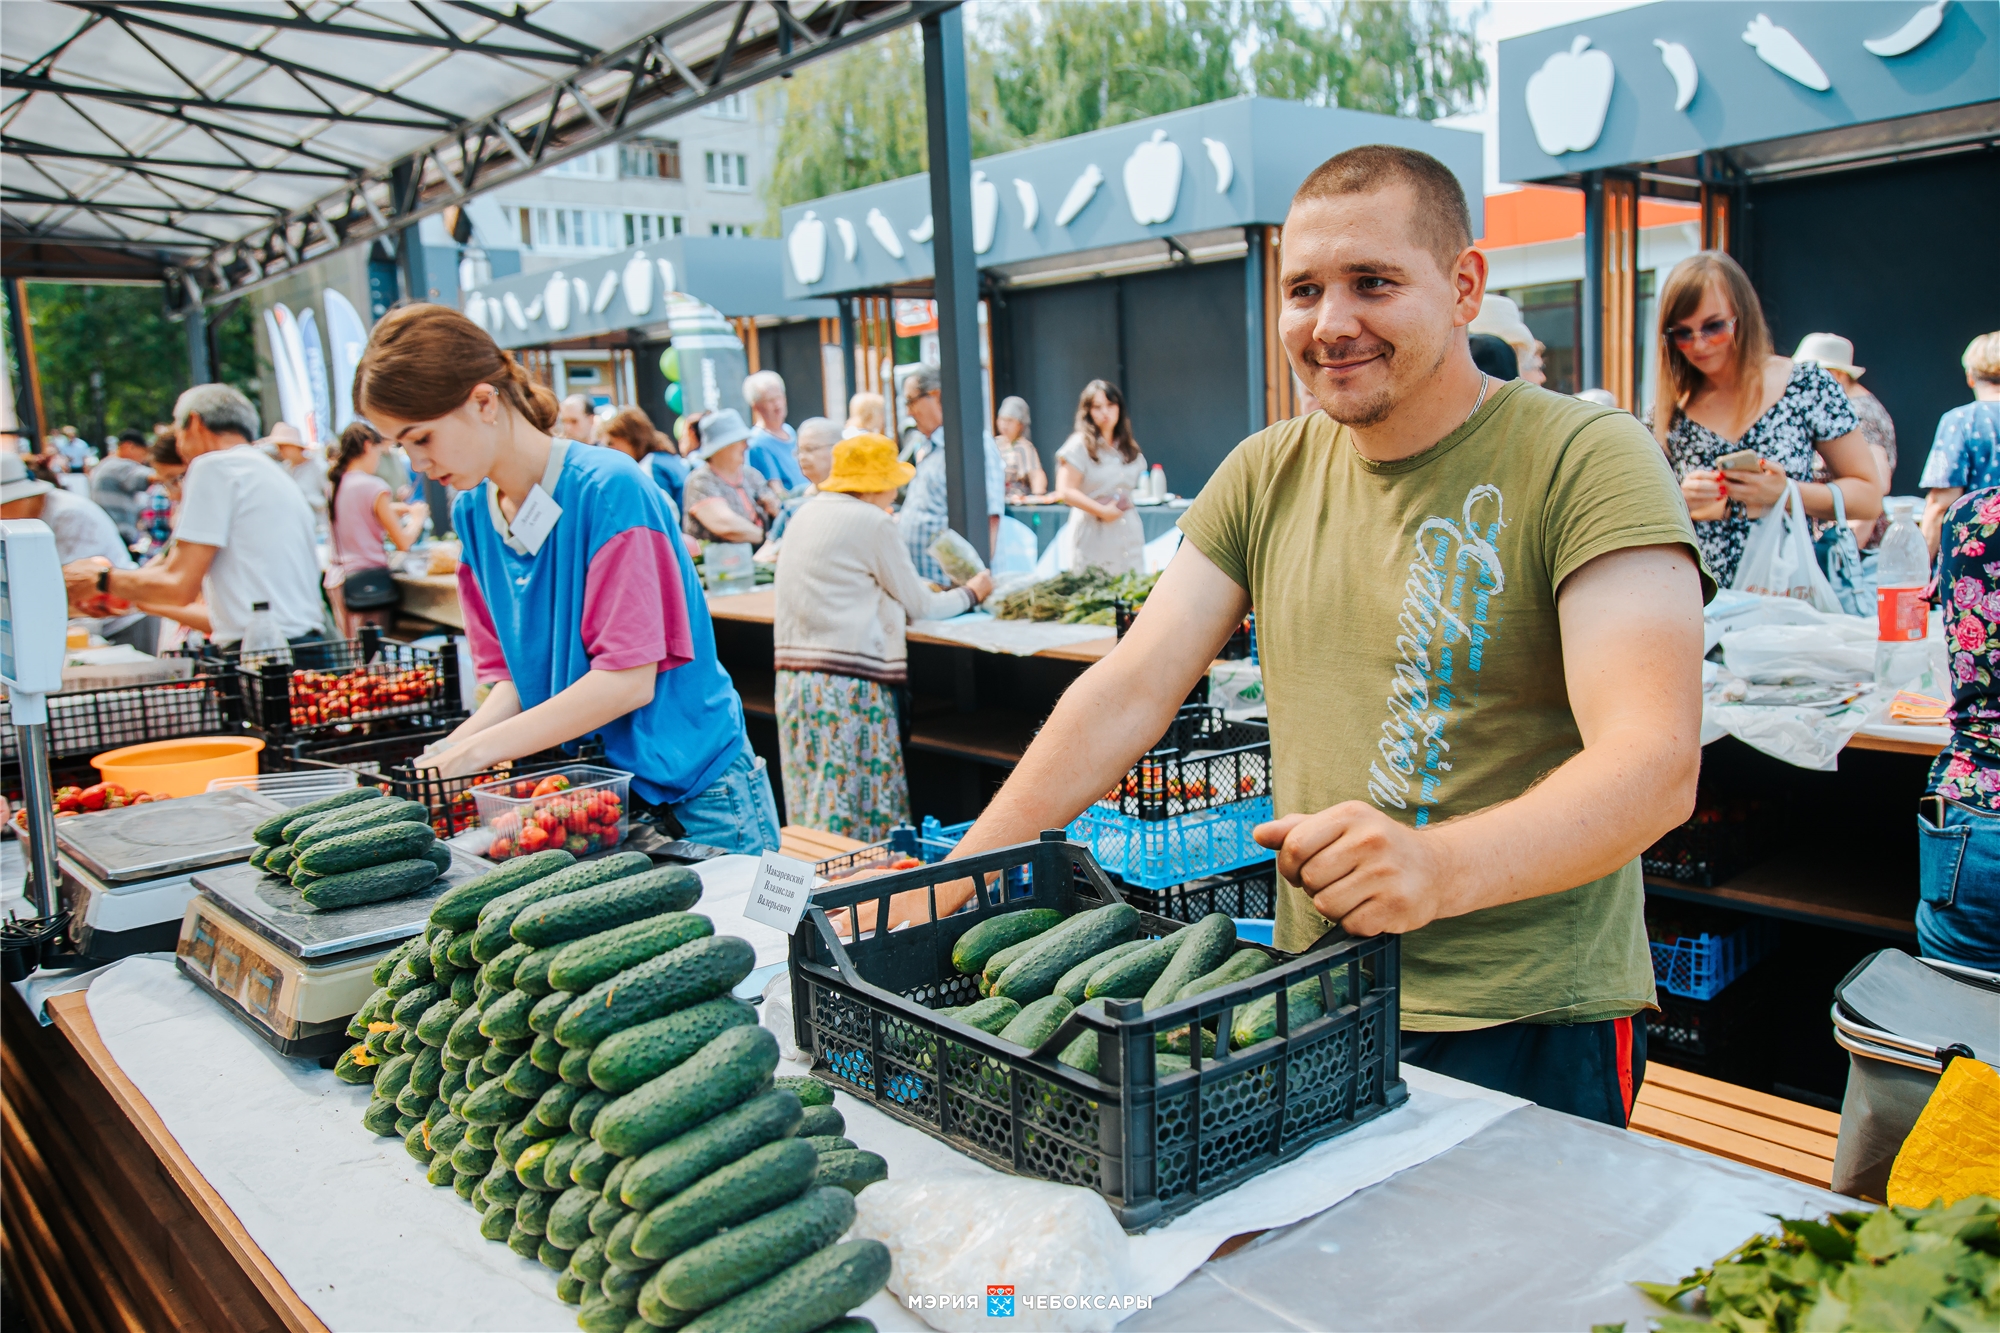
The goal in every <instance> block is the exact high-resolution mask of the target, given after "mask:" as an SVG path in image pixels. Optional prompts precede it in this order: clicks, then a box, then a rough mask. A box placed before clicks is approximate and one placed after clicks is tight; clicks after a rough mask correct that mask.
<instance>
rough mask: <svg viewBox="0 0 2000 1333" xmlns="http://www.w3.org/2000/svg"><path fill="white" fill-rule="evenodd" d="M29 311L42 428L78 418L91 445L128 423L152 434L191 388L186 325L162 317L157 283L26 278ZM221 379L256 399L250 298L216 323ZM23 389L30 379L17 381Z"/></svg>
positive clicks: (76, 422)
mask: <svg viewBox="0 0 2000 1333" xmlns="http://www.w3.org/2000/svg"><path fill="white" fill-rule="evenodd" d="M27 291H28V316H29V322H30V325H31V327H32V329H33V333H34V340H35V366H36V369H37V370H38V371H39V372H40V374H41V380H42V406H43V408H44V410H46V411H47V413H48V415H49V420H48V421H47V422H45V423H44V428H45V429H53V428H54V427H57V426H63V425H71V426H75V427H76V428H77V429H78V431H79V432H81V433H83V434H84V435H85V436H87V437H88V438H89V439H90V440H91V442H92V443H93V444H100V445H101V444H102V443H103V440H104V437H105V436H107V435H115V434H117V433H118V432H119V431H122V430H137V431H143V432H148V433H150V432H151V430H152V427H153V424H154V423H155V422H159V421H165V420H167V419H168V418H169V417H170V416H171V415H172V413H173V407H174V399H175V398H177V397H178V396H179V395H180V392H181V390H183V389H185V388H187V387H188V369H187V333H186V329H185V327H184V326H183V325H181V324H177V323H174V322H173V321H171V320H169V319H168V318H167V317H166V312H165V310H164V308H163V306H162V303H161V299H160V289H159V288H158V287H155V286H129V285H122V284H121V285H102V286H100V285H96V284H88V283H40V282H36V283H29V284H28V285H27ZM215 335H216V343H217V351H218V359H219V361H220V365H218V366H217V367H216V369H217V372H218V373H219V375H220V376H221V378H222V379H223V380H224V381H225V382H227V383H230V384H234V385H236V387H238V388H239V389H242V390H243V391H244V392H245V393H247V394H249V395H251V397H252V399H253V400H254V399H255V396H256V392H257V353H256V343H255V341H254V337H253V334H252V331H251V325H250V311H249V307H248V306H247V305H246V304H244V303H242V302H238V303H237V304H236V305H234V306H232V307H231V308H230V309H229V311H228V312H227V313H226V314H224V315H223V316H221V318H220V321H219V323H218V324H217V326H216V329H215ZM16 387H17V389H19V390H21V391H22V392H25V385H23V384H21V382H20V381H19V380H18V379H17V380H16Z"/></svg>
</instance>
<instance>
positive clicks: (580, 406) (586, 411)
mask: <svg viewBox="0 0 2000 1333" xmlns="http://www.w3.org/2000/svg"><path fill="white" fill-rule="evenodd" d="M572 403H574V404H576V410H577V414H578V415H579V416H586V417H587V416H589V415H590V399H589V398H587V397H586V396H584V395H583V394H580V393H573V394H571V395H570V396H569V397H567V398H565V399H563V400H562V405H563V406H564V407H568V406H569V405H570V404H572Z"/></svg>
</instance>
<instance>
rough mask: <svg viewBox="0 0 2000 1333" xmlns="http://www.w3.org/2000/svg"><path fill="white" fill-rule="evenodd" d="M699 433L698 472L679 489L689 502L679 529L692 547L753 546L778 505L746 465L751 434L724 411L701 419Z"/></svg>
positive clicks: (732, 410)
mask: <svg viewBox="0 0 2000 1333" xmlns="http://www.w3.org/2000/svg"><path fill="white" fill-rule="evenodd" d="M699 432H700V440H701V443H700V444H699V445H698V446H696V448H695V451H694V457H695V463H696V466H695V469H694V471H692V472H690V473H688V479H687V485H686V486H685V487H684V488H683V493H684V494H685V495H686V496H687V516H686V517H685V518H684V519H683V520H682V527H683V529H684V530H685V531H686V532H687V535H688V536H690V537H693V538H694V539H695V540H696V541H704V542H748V543H749V544H751V545H753V546H754V545H757V544H758V543H760V542H762V541H763V540H764V531H765V529H766V528H767V527H769V526H770V522H771V520H772V519H774V518H776V517H777V516H778V509H779V504H780V500H779V496H778V493H777V492H776V491H775V490H773V489H772V488H771V483H770V482H769V481H767V480H766V479H765V477H764V474H763V473H761V472H759V471H758V470H757V469H756V468H754V467H752V466H750V464H749V463H748V462H747V461H746V460H745V457H744V455H745V454H747V453H748V452H749V450H750V428H749V427H748V426H746V425H744V424H743V415H742V414H741V413H740V412H738V411H737V410H736V409H735V408H733V407H725V408H723V409H722V410H721V411H720V412H710V413H708V414H707V415H706V416H704V417H703V418H702V419H701V425H700V428H699Z"/></svg>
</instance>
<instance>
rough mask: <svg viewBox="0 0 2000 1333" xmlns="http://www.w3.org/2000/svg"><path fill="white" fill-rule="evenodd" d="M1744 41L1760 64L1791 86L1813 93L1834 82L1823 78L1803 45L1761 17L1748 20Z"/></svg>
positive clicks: (1823, 72) (1819, 69)
mask: <svg viewBox="0 0 2000 1333" xmlns="http://www.w3.org/2000/svg"><path fill="white" fill-rule="evenodd" d="M1743 40H1744V41H1746V42H1748V43H1750V45H1751V46H1752V47H1754V48H1756V51H1757V58H1758V59H1759V60H1761V61H1763V62H1764V63H1765V64H1767V65H1769V66H1770V67H1771V68H1772V69H1775V70H1777V71H1778V73H1780V74H1782V75H1784V76H1785V77H1786V78H1788V79H1790V80H1791V81H1792V82H1793V83H1797V84H1800V85H1802V86H1804V87H1807V88H1810V89H1812V90H1813V91H1814V92H1816V93H1823V92H1825V91H1826V90H1827V89H1829V88H1831V87H1833V80H1832V79H1829V78H1827V77H1826V71H1825V70H1823V69H1821V68H1820V67H1819V62H1818V61H1817V60H1814V59H1813V58H1812V52H1810V51H1808V50H1806V48H1805V44H1804V43H1803V42H1801V41H1800V40H1799V39H1798V38H1796V37H1794V36H1792V34H1791V33H1789V32H1787V31H1785V30H1784V29H1783V28H1781V27H1779V26H1778V25H1777V24H1775V23H1773V22H1771V20H1770V19H1768V18H1766V17H1765V16H1764V15H1762V14H1759V15H1758V16H1757V17H1756V18H1754V19H1751V20H1750V26H1749V27H1747V28H1745V29H1744V30H1743Z"/></svg>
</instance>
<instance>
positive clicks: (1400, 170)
mask: <svg viewBox="0 0 2000 1333" xmlns="http://www.w3.org/2000/svg"><path fill="white" fill-rule="evenodd" d="M1394 185H1407V186H1409V187H1410V192H1411V193H1412V194H1414V195H1415V196H1416V201H1415V206H1414V207H1413V208H1412V210H1411V217H1412V219H1413V221H1414V222H1415V223H1416V228H1417V235H1416V240H1417V243H1418V244H1419V245H1421V246H1423V247H1424V249H1426V250H1429V251H1430V252H1431V253H1432V254H1433V255H1435V256H1436V257H1437V261H1438V267H1439V268H1440V269H1441V270H1443V271H1444V272H1446V273H1449V272H1451V269H1452V265H1454V264H1456V263H1457V262H1458V257H1459V255H1460V254H1462V253H1463V252H1464V251H1465V248H1466V247H1467V246H1469V245H1471V244H1472V211H1471V210H1470V209H1469V208H1467V207H1466V203H1465V187H1464V186H1462V185H1460V184H1459V183H1458V177H1456V176H1454V175H1452V174H1451V168H1450V167H1447V166H1446V165H1445V164H1444V163H1442V162H1440V161H1438V160H1437V159H1436V158H1434V157H1432V156H1431V155H1430V154H1429V153H1420V152H1418V151H1417V150H1416V149H1414V148H1399V147H1397V146H1396V145H1394V144H1386V143H1371V144H1363V145H1362V146H1361V147H1359V148H1350V149H1348V150H1347V151H1346V152H1344V153H1336V154H1335V155H1334V156H1332V157H1330V158H1328V159H1327V160H1326V161H1324V162H1322V163H1320V164H1319V165H1318V166H1317V167H1314V168H1313V172H1312V174H1311V175H1310V176H1307V177H1306V179H1305V183H1304V184H1303V185H1301V186H1299V188H1298V192H1297V193H1296V194H1294V195H1293V196H1292V202H1293V203H1294V204H1301V203H1304V202H1306V201H1307V200H1309V199H1337V198H1339V197H1341V196H1342V195H1349V194H1373V193H1374V192H1375V191H1377V190H1385V189H1388V188H1389V187H1391V186H1394Z"/></svg>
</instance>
